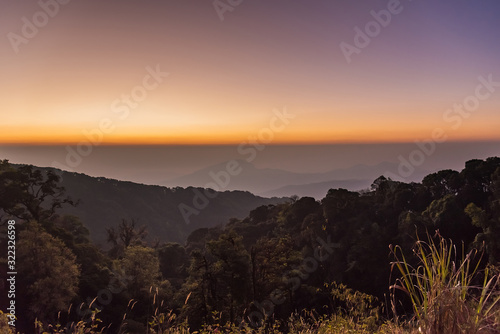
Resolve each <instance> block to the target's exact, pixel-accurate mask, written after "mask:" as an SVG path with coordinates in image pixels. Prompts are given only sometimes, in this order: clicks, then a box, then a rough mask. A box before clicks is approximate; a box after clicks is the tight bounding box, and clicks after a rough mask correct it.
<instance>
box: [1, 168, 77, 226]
mask: <svg viewBox="0 0 500 334" xmlns="http://www.w3.org/2000/svg"><path fill="white" fill-rule="evenodd" d="M59 181H60V178H59V176H58V175H56V174H55V173H54V171H52V170H47V171H41V170H40V169H35V167H33V166H20V167H18V168H14V167H12V165H10V164H9V162H8V160H3V161H0V208H1V209H3V210H4V211H5V212H6V213H7V214H9V215H11V216H14V217H17V218H19V219H22V220H24V221H29V220H35V221H37V222H39V223H41V224H43V223H45V222H46V221H47V220H49V219H50V218H51V217H52V216H53V215H54V214H55V212H56V210H57V209H59V208H61V207H62V206H63V205H64V204H71V205H76V204H77V202H75V201H73V200H72V199H71V198H70V197H68V196H65V189H64V187H62V186H60V185H59Z"/></svg>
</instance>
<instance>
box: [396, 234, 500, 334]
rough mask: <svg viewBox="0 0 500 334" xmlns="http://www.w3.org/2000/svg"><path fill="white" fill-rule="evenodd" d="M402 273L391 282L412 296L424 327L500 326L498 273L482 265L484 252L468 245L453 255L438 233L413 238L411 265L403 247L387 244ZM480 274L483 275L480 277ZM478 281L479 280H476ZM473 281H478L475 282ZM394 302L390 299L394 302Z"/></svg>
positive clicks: (482, 329)
mask: <svg viewBox="0 0 500 334" xmlns="http://www.w3.org/2000/svg"><path fill="white" fill-rule="evenodd" d="M391 252H392V254H393V256H394V257H395V259H396V261H395V262H393V263H392V268H393V269H394V268H397V270H398V271H399V274H400V275H401V277H400V278H398V279H397V280H396V283H395V284H394V285H392V286H391V289H393V290H401V291H404V292H405V293H406V294H407V295H408V296H409V297H410V300H411V304H412V308H413V313H414V319H415V321H416V323H417V326H418V328H419V331H420V332H423V333H429V334H434V333H449V334H454V333H471V334H472V333H493V332H498V331H499V330H500V324H499V323H498V321H497V319H498V316H499V307H498V301H499V296H498V288H499V285H498V284H499V275H493V274H492V273H491V271H490V269H489V268H486V269H485V270H482V271H480V270H479V266H480V263H481V259H482V253H478V251H477V250H472V251H470V252H468V253H465V250H464V246H463V245H462V249H461V252H460V254H461V257H460V258H459V259H458V260H457V257H458V256H457V248H456V246H455V245H454V244H453V243H452V242H451V241H447V240H445V239H444V238H443V237H441V236H440V235H439V234H436V237H435V239H433V238H431V237H430V236H428V241H426V242H424V241H420V240H419V241H417V243H416V244H415V247H414V249H413V253H414V255H415V256H416V258H417V262H418V264H417V265H416V266H415V267H413V266H412V265H410V263H409V261H408V260H407V258H406V257H405V255H404V253H403V251H402V249H401V247H399V246H396V247H391ZM481 277H482V279H481ZM476 282H480V283H479V285H474V283H476ZM476 284H477V283H476ZM393 305H394V304H393Z"/></svg>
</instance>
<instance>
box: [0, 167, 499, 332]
mask: <svg viewBox="0 0 500 334" xmlns="http://www.w3.org/2000/svg"><path fill="white" fill-rule="evenodd" d="M73 204H75V202H74V201H73V200H72V199H71V198H68V197H66V195H65V191H64V189H62V188H61V187H60V184H59V183H58V177H57V176H56V175H55V174H53V173H52V172H51V171H44V172H41V171H40V170H37V169H36V168H34V167H31V166H22V167H16V168H13V167H12V166H11V165H9V163H8V162H7V161H3V162H2V163H1V165H0V208H1V209H2V214H3V218H2V220H1V221H2V224H4V225H5V226H6V224H7V223H6V222H7V220H8V219H15V220H16V231H17V239H16V258H17V259H16V261H17V272H18V277H17V282H16V284H17V289H16V307H17V308H16V315H17V316H18V317H17V320H16V329H17V330H19V331H21V332H24V333H32V332H36V333H42V332H48V333H99V332H103V333H189V332H193V331H199V332H200V333H212V332H213V333H348V332H351V333H373V332H379V333H406V332H408V333H412V332H415V333H419V332H424V333H498V332H500V317H499V307H498V305H497V300H498V298H499V295H498V269H497V268H498V264H499V261H500V158H489V159H487V160H485V161H483V160H471V161H468V162H467V163H466V165H465V168H464V169H463V170H462V171H461V172H457V171H452V170H444V171H440V172H438V173H433V174H430V175H428V176H426V177H425V178H424V179H423V181H422V183H404V182H397V181H393V180H390V179H386V178H384V177H379V178H378V179H376V180H375V181H374V182H373V185H372V187H371V189H369V190H366V191H363V192H360V193H357V192H351V191H347V190H344V189H331V190H330V191H329V192H328V193H327V194H326V196H325V198H323V199H322V200H321V201H316V200H314V199H313V198H307V197H305V198H292V199H290V201H289V202H288V203H285V204H275V205H274V204H273V205H264V206H260V207H257V208H255V209H254V210H253V211H251V212H250V214H249V216H248V217H247V218H245V219H231V220H229V221H228V222H227V224H225V226H224V227H220V226H219V227H214V228H201V229H198V230H196V231H194V232H192V233H191V234H190V235H189V237H188V239H187V242H186V243H185V244H184V245H181V244H178V243H163V242H161V240H160V241H158V242H154V243H151V242H150V241H146V240H147V239H146V235H147V226H145V225H139V224H138V223H137V222H136V221H133V220H127V219H124V220H121V218H122V217H116V223H115V224H114V227H110V228H108V229H107V240H108V243H109V245H108V246H109V247H108V250H106V251H104V250H102V249H100V248H98V247H97V246H95V245H94V244H92V243H91V242H90V241H89V232H88V230H87V228H86V227H85V226H83V224H82V223H81V222H80V220H79V219H78V218H77V217H73V216H64V215H61V214H59V210H60V208H61V207H62V206H63V205H73ZM144 223H147V222H144ZM5 226H4V227H5ZM0 246H1V247H2V249H7V245H6V240H5V238H4V239H2V242H1V245H0ZM3 254H5V252H2V255H3ZM2 264H4V267H5V264H6V259H5V258H3V260H2ZM3 270H5V269H3ZM2 276H3V275H2ZM4 286H6V285H4ZM1 293H2V295H1V298H2V305H1V309H2V311H4V313H7V312H6V310H7V307H6V306H7V305H6V303H5V301H4V299H5V296H6V295H7V292H6V291H2V292H1ZM0 319H1V320H0V330H3V332H2V333H4V332H6V331H7V329H6V328H7V321H9V319H8V318H6V317H5V316H1V317H0ZM2 328H3V329H2ZM35 328H36V329H35Z"/></svg>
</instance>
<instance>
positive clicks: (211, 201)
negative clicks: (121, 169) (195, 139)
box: [12, 164, 286, 246]
mask: <svg viewBox="0 0 500 334" xmlns="http://www.w3.org/2000/svg"><path fill="white" fill-rule="evenodd" d="M12 166H14V167H19V166H20V165H14V164H13V165H12ZM34 169H39V170H41V171H42V172H43V173H44V174H45V173H46V171H47V170H52V171H54V172H55V174H56V175H59V176H60V177H61V180H62V181H61V184H60V185H61V186H63V187H64V188H65V190H66V195H68V196H69V197H71V198H72V199H73V200H75V201H78V202H79V203H78V205H76V206H74V207H73V206H70V205H63V207H62V208H61V209H60V210H59V211H58V212H59V213H60V214H70V215H74V216H76V217H78V218H79V219H80V221H81V222H82V223H83V224H84V225H85V227H87V228H88V229H89V230H90V238H91V240H92V241H94V242H95V243H97V244H101V245H103V246H105V241H106V238H107V233H106V228H109V227H112V226H116V225H118V224H119V223H120V222H121V221H122V219H125V220H127V221H129V222H131V221H134V222H135V223H136V226H142V225H146V226H147V230H148V232H149V233H148V239H150V240H153V239H157V240H159V241H160V242H169V241H172V242H180V243H184V242H185V241H186V238H187V236H188V235H189V234H190V233H191V232H192V231H193V230H195V229H197V228H200V227H213V226H217V225H220V224H225V223H226V222H227V221H228V220H229V219H230V218H244V217H246V216H247V215H248V213H249V212H250V211H251V210H252V209H254V208H255V207H257V206H260V205H267V204H277V203H282V202H284V201H286V199H284V198H264V197H259V196H255V195H253V194H251V193H249V192H245V191H225V192H217V193H216V195H215V194H212V193H208V196H207V194H206V192H205V189H202V188H192V187H188V188H180V187H176V188H167V187H162V186H152V185H144V184H137V183H133V182H126V181H118V180H114V179H108V178H104V177H91V176H88V175H85V174H80V173H70V172H65V171H60V170H57V169H53V168H41V167H34ZM209 196H211V197H214V198H210V197H209Z"/></svg>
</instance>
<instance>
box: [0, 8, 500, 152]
mask: <svg viewBox="0 0 500 334" xmlns="http://www.w3.org/2000/svg"><path fill="white" fill-rule="evenodd" d="M230 3H232V4H233V5H230ZM499 15H500V2H498V1H497V0H476V1H462V0H443V1H431V0H413V1H410V0H401V1H397V0H390V1H387V0H385V1H352V0H336V1H331V0H314V1H290V0H288V1H285V0H275V1H263V0H260V1H257V0H253V1H250V0H242V1H238V0H232V1H228V0H226V1H223V0H221V1H215V2H212V1H205V0H203V1H202V0H192V1H170V0H165V1H143V2H139V1H131V0H108V1H95V0H90V1H82V0H71V1H68V0H59V1H56V0H40V1H29V2H28V1H23V2H21V1H8V0H0V36H2V38H1V39H0V73H1V76H0V90H1V94H0V112H1V120H0V145H3V146H6V145H28V146H29V145H41V144H44V145H54V144H64V145H66V144H67V145H76V144H78V143H81V142H85V141H87V142H91V143H93V144H95V145H97V144H100V145H151V144H153V145H154V144H166V145H214V144H224V145H237V144H239V143H242V142H245V141H248V140H252V139H249V138H253V140H258V141H260V142H261V144H262V143H266V144H325V143H382V142H383V143H387V142H409V143H412V142H414V141H415V140H426V139H429V138H432V136H433V133H435V131H438V132H439V133H440V134H441V135H442V136H444V137H445V138H446V140H447V141H478V140H488V141H492V140H500V131H498V129H499V128H500V113H499V112H498V111H499V108H500V83H497V82H500V67H499V65H498V60H499V59H500V44H499V43H498V41H499V40H500V20H498V17H499ZM375 17H378V21H376V18H375ZM346 50H347V51H346ZM488 82H489V83H488ZM467 103H468V104H467ZM464 104H465V106H467V105H468V107H466V108H468V109H465V110H464V109H463V108H465V107H462V109H460V106H461V105H464ZM460 110H461V111H460Z"/></svg>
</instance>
